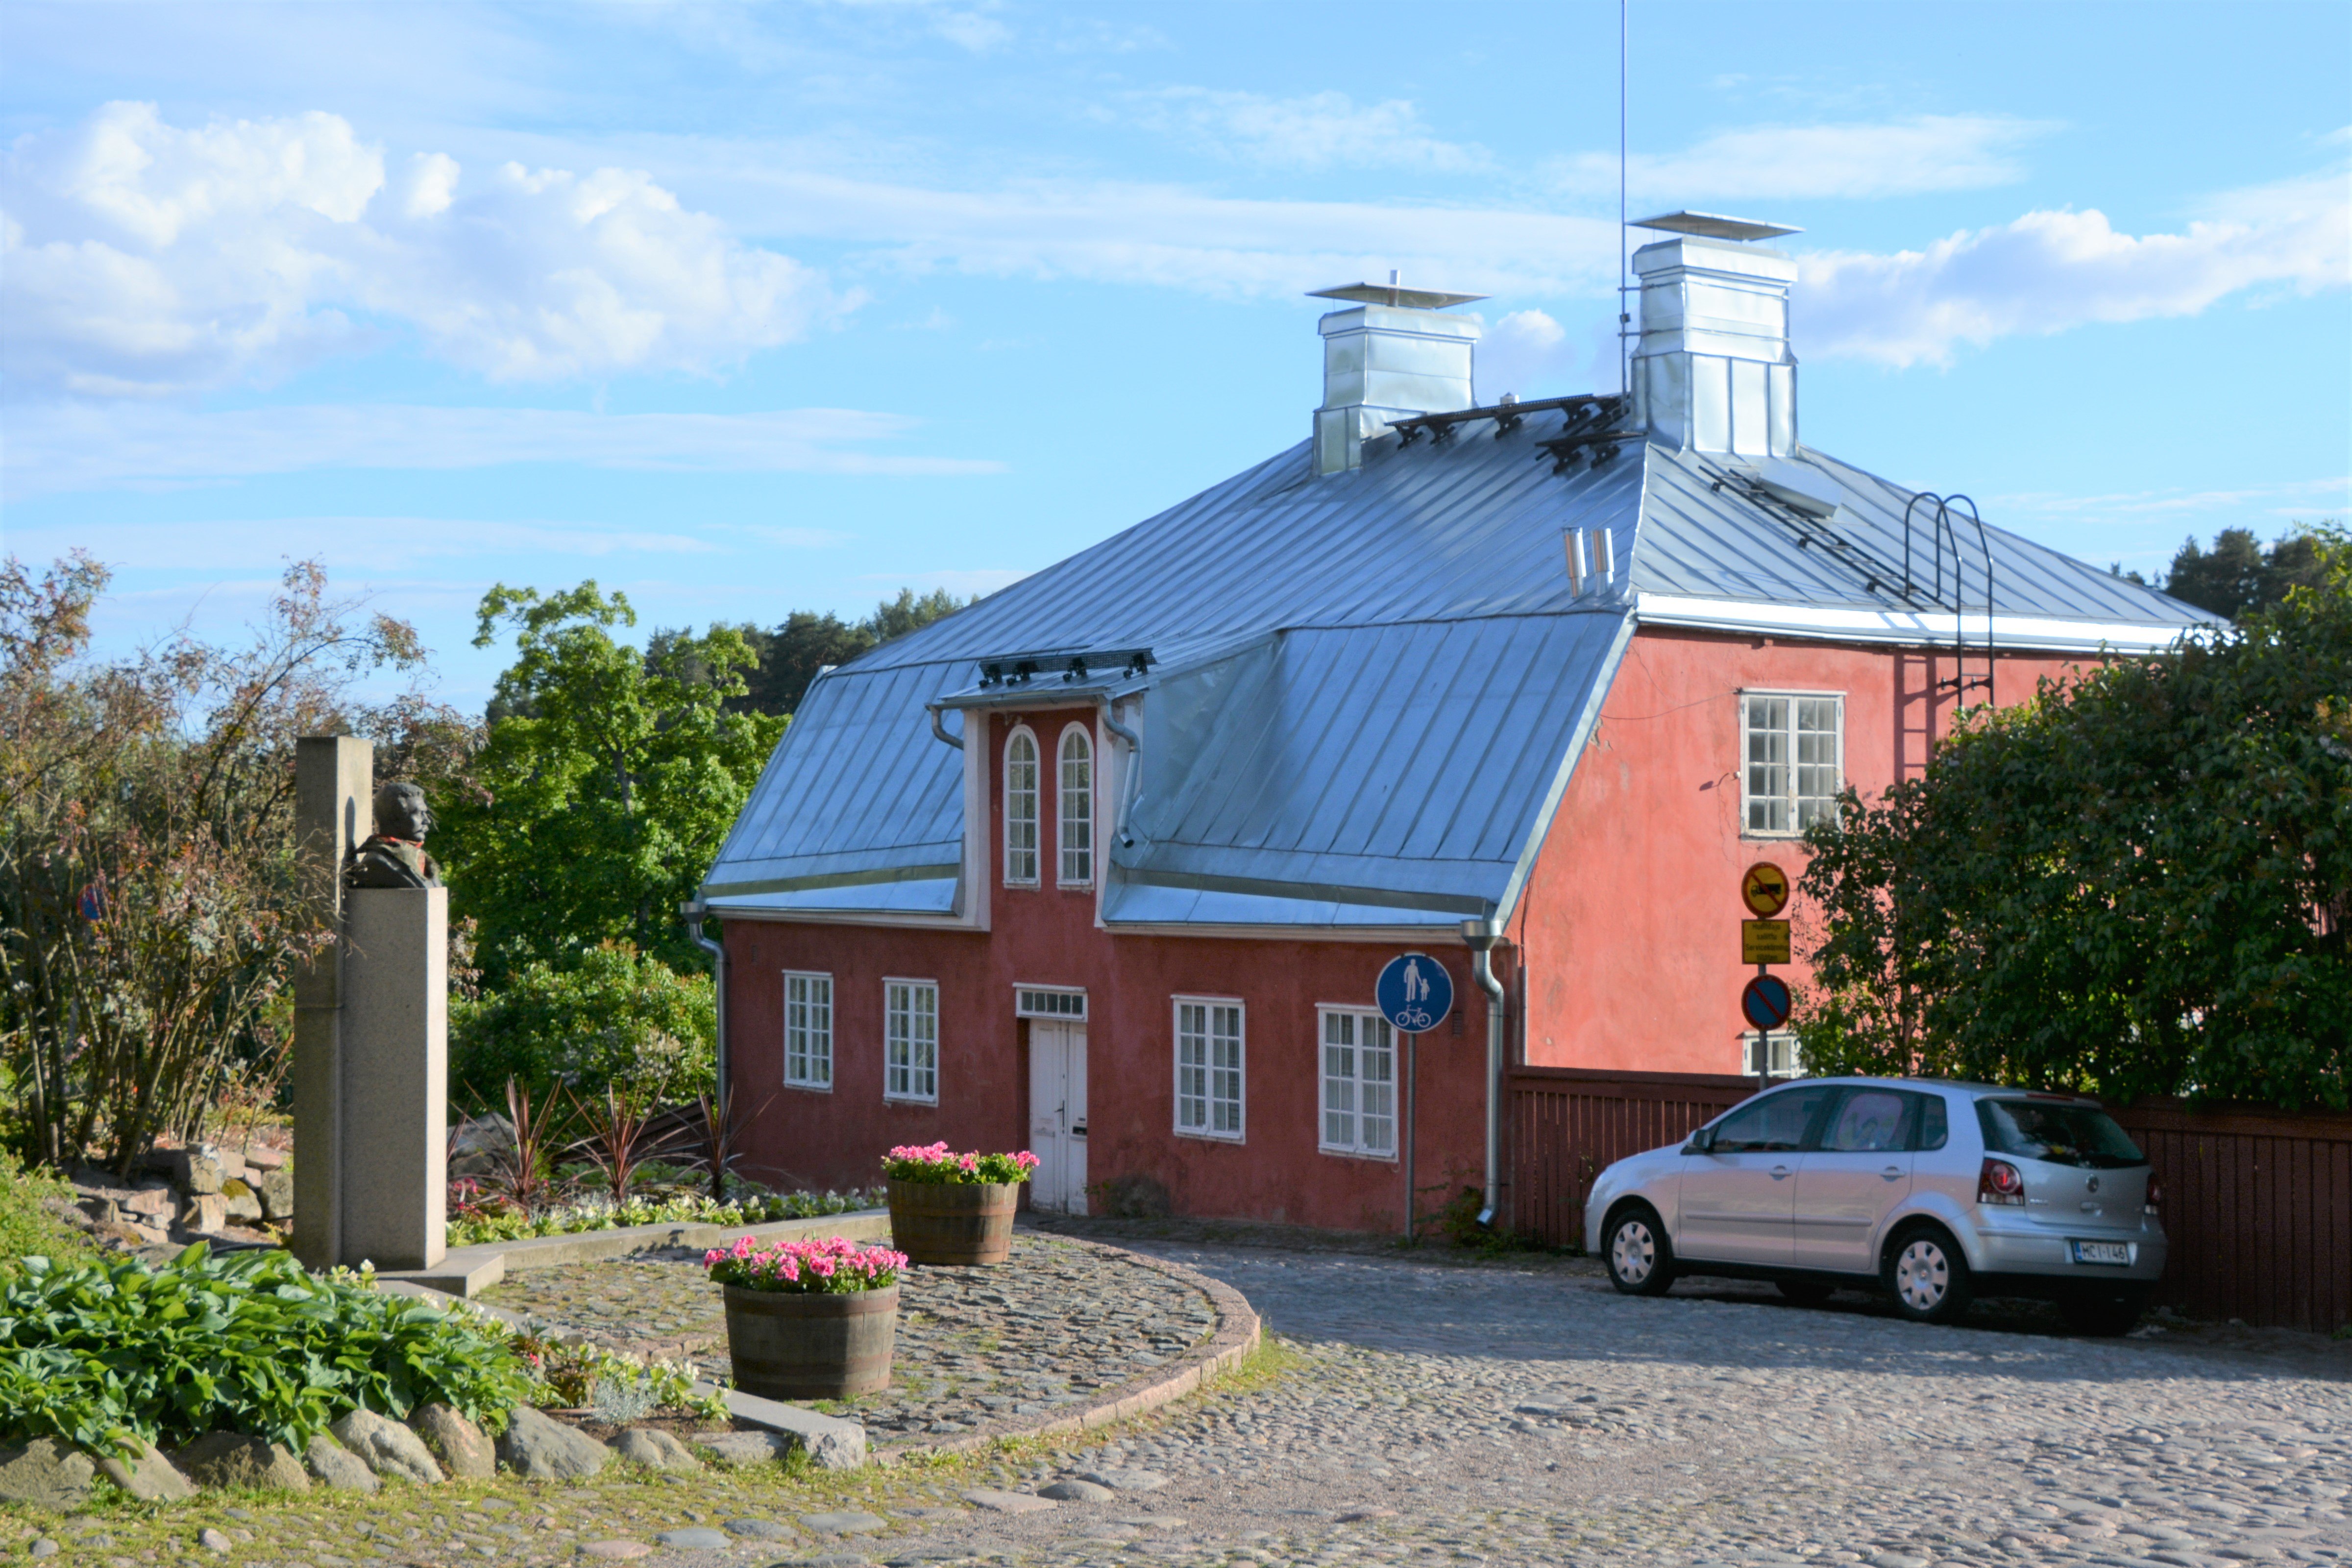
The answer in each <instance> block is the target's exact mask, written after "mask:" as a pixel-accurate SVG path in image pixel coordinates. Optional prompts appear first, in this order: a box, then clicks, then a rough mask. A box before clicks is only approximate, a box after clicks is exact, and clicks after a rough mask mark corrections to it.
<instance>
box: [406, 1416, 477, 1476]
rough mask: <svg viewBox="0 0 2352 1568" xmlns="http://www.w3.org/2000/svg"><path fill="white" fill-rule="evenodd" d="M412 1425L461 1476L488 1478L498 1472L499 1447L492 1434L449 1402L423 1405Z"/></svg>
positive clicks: (457, 1474)
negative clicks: (492, 1440)
mask: <svg viewBox="0 0 2352 1568" xmlns="http://www.w3.org/2000/svg"><path fill="white" fill-rule="evenodd" d="M408 1425H409V1426H411V1427H413V1428H415V1432H416V1435H417V1436H420V1437H422V1438H424V1439H425V1447H427V1448H430V1449H431V1450H433V1453H434V1455H435V1456H436V1458H439V1459H440V1461H441V1463H442V1464H443V1465H445V1466H446V1467H447V1468H448V1471H449V1473H450V1474H451V1475H453V1476H455V1477H456V1478H457V1479H459V1480H461V1481H487V1480H489V1479H492V1478H494V1477H495V1476H497V1475H498V1473H499V1451H498V1449H497V1447H495V1446H493V1445H492V1444H491V1442H490V1439H489V1436H488V1434H487V1433H485V1432H484V1431H483V1430H482V1429H481V1428H480V1427H479V1426H475V1425H474V1424H473V1423H472V1422H471V1421H468V1420H467V1419H466V1418H465V1417H464V1416H462V1415H458V1414H457V1412H456V1411H455V1410H452V1409H450V1408H449V1406H447V1405H419V1406H417V1408H416V1410H415V1414H413V1415H410V1416H409V1418H408Z"/></svg>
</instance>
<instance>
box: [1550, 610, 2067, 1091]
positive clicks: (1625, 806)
mask: <svg viewBox="0 0 2352 1568" xmlns="http://www.w3.org/2000/svg"><path fill="white" fill-rule="evenodd" d="M2081 662H2082V661H2080V660H2076V659H2070V658H2052V657H2038V658H2037V657H2024V656H2010V655H2003V656H2001V658H2000V667H1999V670H1998V674H1997V677H1996V685H1995V689H1994V696H1995V697H1996V698H1997V700H1998V701H1999V703H2000V705H2001V706H2003V707H2007V706H2010V705H2011V704H2013V703H2016V702H2020V701H2023V700H2027V699H2029V698H2031V697H2032V695H2033V691H2034V688H2035V683H2036V681H2037V680H2038V679H2040V678H2042V677H2044V676H2048V677H2051V678H2053V679H2067V678H2069V677H2070V675H2071V674H2072V673H2074V671H2075V670H2076V669H2078V668H2080V664H2081ZM1974 668H1975V669H1976V670H1977V671H1979V672H1980V671H1981V670H1982V668H1983V664H1982V661H1981V658H1979V659H1978V660H1977V661H1976V662H1975V665H1974ZM1953 670H1954V665H1953V661H1952V659H1951V658H1950V657H1949V656H1948V655H1946V656H1943V657H1942V658H1931V657H1930V656H1927V655H1924V654H1921V653H1919V652H1916V650H1912V651H1897V650H1893V649H1888V648H1881V647H1853V646H1836V645H1826V644H1822V643H1812V642H1790V641H1787V640H1774V639H1767V638H1755V637H1727V636H1720V635H1716V634H1710V633H1704V632H1684V631H1672V630H1643V631H1641V632H1638V633H1636V634H1635V636H1634V637H1633V642H1632V644H1631V646H1630V647H1628V648H1627V650H1626V654H1625V661H1624V664H1623V667H1622V669H1621V671H1620V673H1619V675H1618V677H1617V680H1616V683H1615V684H1614V685H1613V686H1612V688H1611V689H1610V692H1609V696H1608V698H1607V700H1605V702H1604V703H1603V705H1602V708H1601V723H1600V726H1599V728H1598V730H1597V731H1595V733H1594V736H1593V741H1592V745H1591V749H1590V750H1588V751H1587V752H1585V755H1584V758H1583V760H1582V761H1581V762H1580V763H1579V764H1578V766H1577V769H1576V773H1575V776H1574V777H1573V778H1572V779H1571V780H1570V784H1569V788H1568V793H1567V795H1565V797H1563V799H1562V801H1561V803H1560V808H1559V815H1558V816H1556V817H1555V818H1554V819H1553V823H1552V827H1551V831H1550V834H1549V837H1547V839H1546V841H1545V844H1544V849H1543V853H1542V856H1541V857H1540V858H1539V859H1538V862H1537V865H1536V869H1535V872H1534V874H1533V876H1532V877H1531V879H1530V880H1529V884H1528V896H1527V897H1526V898H1525V899H1524V900H1521V905H1520V911H1519V913H1518V915H1517V918H1516V919H1515V921H1513V930H1512V935H1513V937H1514V939H1515V940H1516V941H1517V942H1519V943H1520V944H1521V945H1522V948H1523V951H1524V952H1525V955H1526V960H1525V961H1526V964H1527V970H1528V987H1529V1001H1528V1013H1527V1018H1526V1025H1525V1041H1526V1053H1527V1055H1526V1059H1527V1061H1528V1063H1529V1064H1531V1065H1534V1066H1538V1067H1581V1068H1612V1069H1618V1070H1626V1071H1651V1072H1712V1073H1720V1072H1738V1071H1741V1070H1743V1060H1742V1047H1741V1044H1740V1036H1741V1032H1742V1030H1743V1028H1744V1027H1745V1026H1744V1025H1743V1024H1742V1023H1741V1021H1740V1017H1739V1010H1738V1004H1739V993H1740V988H1741V987H1742V986H1743V985H1744V984H1746V983H1747V981H1748V978H1749V977H1750V976H1752V975H1753V974H1754V973H1756V971H1755V967H1754V966H1753V965H1743V964H1742V963H1740V962H1739V921H1741V920H1743V919H1746V918H1748V911H1747V910H1746V908H1745V906H1744V905H1742V904H1741V902H1740V900H1739V879H1740V876H1741V874H1742V873H1743V872H1744V871H1745V870H1746V869H1747V868H1748V866H1750V865H1752V864H1754V863H1755V862H1756V861H1758V860H1771V861H1774V862H1776V863H1777V864H1779V865H1780V867H1781V868H1782V869H1783V870H1785V871H1786V872H1787V873H1788V874H1789V877H1790V879H1791V880H1792V881H1793V880H1794V879H1797V878H1799V877H1801V876H1802V875H1803V873H1804V868H1805V863H1806V859H1807V857H1806V855H1805V854H1804V852H1803V850H1802V848H1801V846H1800V845H1798V844H1796V843H1795V842H1793V841H1791V840H1790V839H1787V838H1781V837H1754V836H1750V835H1748V834H1747V833H1746V832H1745V831H1743V826H1742V815H1741V794H1740V784H1741V779H1740V770H1741V765H1742V754H1741V750H1740V744H1741V738H1740V732H1739V694H1740V692H1741V691H1742V689H1749V690H1763V691H1805V692H1822V691H1832V692H1843V693H1844V694H1845V776H1846V782H1847V784H1850V785H1852V786H1853V787H1854V788H1856V789H1858V790H1860V791H1861V792H1862V794H1863V795H1864V798H1872V797H1874V796H1875V795H1879V794H1880V793H1882V792H1884V791H1885V789H1886V788H1887V787H1888V786H1889V785H1890V784H1893V783H1894V782H1895V780H1896V779H1897V778H1898V777H1913V776H1916V774H1917V773H1918V772H1919V770H1920V768H1921V766H1922V765H1923V764H1924V763H1925V760H1926V757H1927V752H1928V750H1929V748H1930V747H1931V746H1932V744H1933V742H1934V741H1935V740H1936V739H1937V738H1938V737H1940V736H1941V735H1943V734H1944V733H1946V732H1947V731H1948V728H1949V724H1950V716H1951V711H1952V709H1953V707H1954V704H1955V700H1956V698H1955V694H1954V693H1952V692H1950V691H1943V692H1940V693H1939V692H1937V689H1936V686H1937V681H1939V680H1945V679H1950V678H1951V677H1952V674H1953ZM1982 700H1983V694H1982V693H1981V692H1980V691H1972V692H1970V693H1969V701H1970V702H1971V703H1976V702H1981V701H1982ZM1789 912H1790V915H1792V916H1793V917H1794V918H1795V919H1796V921H1797V922H1798V923H1797V930H1796V938H1797V947H1798V949H1799V951H1802V949H1803V947H1804V945H1805V923H1804V922H1805V910H1804V909H1803V907H1802V905H1801V903H1800V904H1799V905H1797V906H1794V907H1792V909H1791V910H1790V911H1789ZM1775 973H1780V974H1781V975H1782V976H1783V977H1785V978H1787V979H1789V980H1790V982H1791V984H1801V982H1802V981H1803V980H1804V979H1805V978H1806V976H1807V974H1808V973H1809V972H1808V970H1807V969H1806V967H1805V966H1804V965H1802V964H1792V965H1790V966H1787V967H1786V968H1780V967H1777V966H1776V969H1775Z"/></svg>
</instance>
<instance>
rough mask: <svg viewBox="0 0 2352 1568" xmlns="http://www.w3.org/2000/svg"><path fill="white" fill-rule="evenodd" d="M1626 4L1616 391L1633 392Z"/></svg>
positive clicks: (1620, 3) (1620, 89)
mask: <svg viewBox="0 0 2352 1568" xmlns="http://www.w3.org/2000/svg"><path fill="white" fill-rule="evenodd" d="M1625 5H1626V0H1617V390H1618V391H1619V392H1621V393H1625V392H1631V391H1633V310H1632V309H1631V301H1630V300H1628V299H1627V296H1628V295H1629V294H1631V293H1632V292H1633V289H1632V286H1631V284H1630V283H1629V281H1628V275H1629V274H1630V273H1631V272H1632V270H1633V262H1632V259H1631V258H1630V257H1629V255H1628V251H1629V250H1630V248H1631V242H1630V240H1629V238H1628V235H1627V230H1626V227H1625Z"/></svg>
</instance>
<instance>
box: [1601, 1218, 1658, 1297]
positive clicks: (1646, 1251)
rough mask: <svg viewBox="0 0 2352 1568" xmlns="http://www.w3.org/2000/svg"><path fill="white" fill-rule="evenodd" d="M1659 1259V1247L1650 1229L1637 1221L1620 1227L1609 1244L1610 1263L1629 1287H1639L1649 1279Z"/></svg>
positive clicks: (1629, 1221) (1628, 1222)
mask: <svg viewBox="0 0 2352 1568" xmlns="http://www.w3.org/2000/svg"><path fill="white" fill-rule="evenodd" d="M1657 1257H1658V1247H1657V1243H1655V1242H1654V1241H1652V1240H1651V1239H1650V1227H1649V1226H1646V1225H1643V1223H1642V1222H1641V1221H1640V1220H1637V1219H1635V1220H1627V1221H1626V1222H1625V1223H1624V1224H1623V1225H1621V1226H1618V1227H1617V1234H1616V1236H1615V1237H1612V1239H1611V1241H1610V1244H1609V1261H1610V1263H1611V1264H1612V1266H1613V1267H1614V1268H1616V1270H1617V1278H1618V1279H1622V1280H1623V1281H1625V1283H1626V1284H1628V1285H1639V1284H1640V1283H1641V1282H1642V1281H1643V1280H1644V1279H1648V1278H1649V1277H1650V1267H1651V1265H1652V1264H1654V1262H1656V1260H1657Z"/></svg>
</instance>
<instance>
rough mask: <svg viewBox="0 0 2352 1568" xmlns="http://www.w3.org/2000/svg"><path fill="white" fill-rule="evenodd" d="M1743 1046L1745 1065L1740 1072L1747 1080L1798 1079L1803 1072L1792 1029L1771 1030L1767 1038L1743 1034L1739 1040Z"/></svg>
mask: <svg viewBox="0 0 2352 1568" xmlns="http://www.w3.org/2000/svg"><path fill="white" fill-rule="evenodd" d="M1739 1039H1740V1043H1741V1045H1743V1046H1744V1047H1747V1050H1746V1056H1747V1058H1748V1065H1747V1067H1746V1068H1745V1069H1744V1070H1745V1071H1746V1072H1747V1074H1748V1077H1749V1078H1801V1077H1803V1076H1804V1072H1805V1058H1804V1055H1803V1053H1801V1051H1799V1050H1798V1049H1797V1035H1796V1031H1795V1030H1793V1029H1775V1030H1773V1031H1772V1032H1771V1033H1770V1034H1769V1035H1759V1034H1753V1033H1750V1034H1746V1035H1742V1036H1740V1037H1739Z"/></svg>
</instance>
